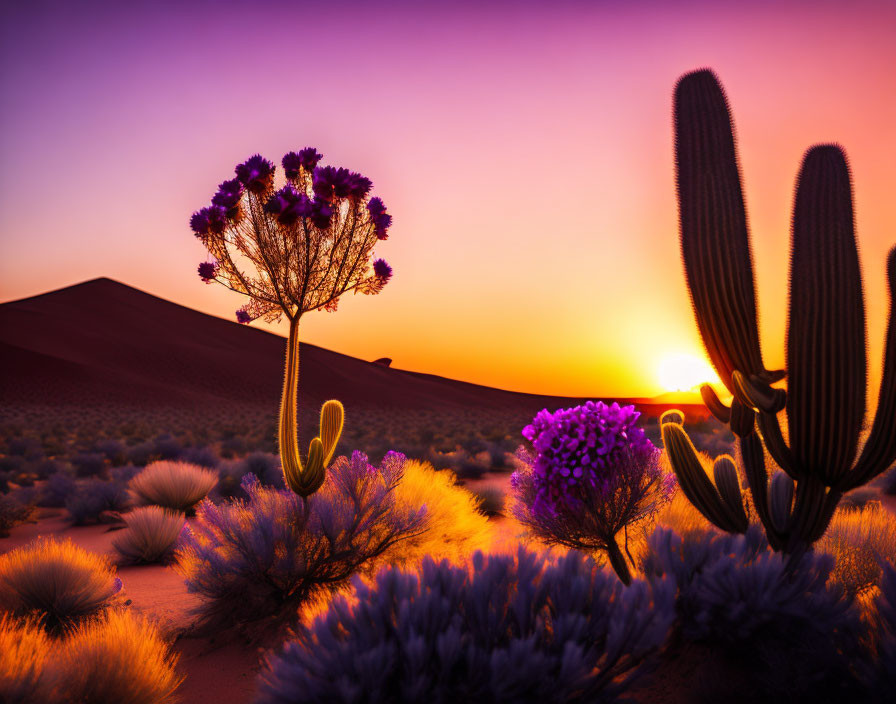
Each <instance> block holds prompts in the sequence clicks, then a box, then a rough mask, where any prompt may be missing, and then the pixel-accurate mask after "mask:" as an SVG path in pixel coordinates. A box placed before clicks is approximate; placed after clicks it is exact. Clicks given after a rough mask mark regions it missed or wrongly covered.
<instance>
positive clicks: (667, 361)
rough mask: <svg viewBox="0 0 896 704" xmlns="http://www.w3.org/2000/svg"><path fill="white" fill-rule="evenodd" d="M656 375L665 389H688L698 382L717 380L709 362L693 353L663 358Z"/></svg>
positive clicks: (698, 383) (697, 384)
mask: <svg viewBox="0 0 896 704" xmlns="http://www.w3.org/2000/svg"><path fill="white" fill-rule="evenodd" d="M657 377H658V378H659V381H660V384H662V386H663V389H665V390H666V391H689V390H691V389H693V388H694V387H695V386H699V385H700V384H703V383H707V382H708V383H714V382H717V381H719V377H718V375H717V374H716V373H715V371H714V370H713V368H712V367H711V366H710V365H709V362H707V361H706V360H705V359H703V358H702V357H697V356H696V355H693V354H676V355H670V356H668V357H666V358H664V359H663V360H662V361H661V362H660V365H659V368H658V369H657Z"/></svg>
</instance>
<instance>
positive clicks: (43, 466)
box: [29, 458, 71, 479]
mask: <svg viewBox="0 0 896 704" xmlns="http://www.w3.org/2000/svg"><path fill="white" fill-rule="evenodd" d="M29 466H30V469H31V472H32V473H33V474H34V475H35V476H36V477H37V478H38V479H47V478H48V477H50V476H51V475H53V474H57V473H58V472H68V471H69V470H70V469H71V465H69V464H68V463H66V462H62V461H61V460H53V459H47V458H43V459H40V460H36V461H34V462H32V463H31V464H30V465H29Z"/></svg>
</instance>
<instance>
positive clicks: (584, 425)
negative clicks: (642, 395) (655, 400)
mask: <svg viewBox="0 0 896 704" xmlns="http://www.w3.org/2000/svg"><path fill="white" fill-rule="evenodd" d="M639 416H640V413H638V412H637V411H636V410H635V407H634V406H624V407H620V406H619V404H618V403H613V404H612V405H610V406H607V405H606V404H604V403H602V402H600V401H598V402H593V401H588V402H587V403H585V404H584V405H582V406H576V407H575V408H566V409H561V410H558V411H556V412H554V413H551V412H549V411H548V410H546V409H545V410H543V411H541V412H539V413H538V415H536V416H535V418H534V419H533V420H532V423H531V424H530V425H527V426H526V427H525V428H524V429H523V437H525V438H526V439H527V440H529V441H530V442H531V443H532V446H533V448H534V453H532V452H530V451H528V450H526V449H525V448H522V447H521V448H520V449H519V450H517V453H516V464H517V466H518V469H517V471H516V472H514V473H513V475H512V476H511V486H512V488H513V493H514V496H515V499H516V501H515V502H514V506H513V513H514V515H515V516H516V517H517V519H519V520H520V521H521V522H522V523H523V524H524V525H526V526H527V527H528V528H529V529H530V530H532V532H533V533H535V534H536V535H537V536H538V537H539V538H541V539H542V540H544V541H546V542H547V543H549V544H557V545H565V546H566V547H569V548H573V549H576V550H583V551H586V552H595V551H602V552H606V553H607V556H608V557H609V560H610V564H611V565H612V566H613V569H614V570H616V573H617V574H618V575H619V578H620V579H621V580H622V581H623V582H625V583H626V584H628V583H630V582H631V573H630V571H629V568H628V565H627V563H626V561H625V558H624V557H623V555H622V552H621V551H620V549H619V545H618V544H617V542H616V535H617V534H618V533H619V532H620V531H626V535H627V530H628V527H629V526H632V525H634V524H637V523H639V522H640V521H643V520H644V519H646V518H648V517H649V516H651V515H653V514H654V513H656V511H657V510H658V509H659V508H660V506H662V505H663V504H664V503H665V502H667V501H668V500H669V499H670V498H671V494H672V491H673V489H674V478H673V477H672V476H671V475H670V476H664V475H663V473H662V471H661V470H660V467H659V451H658V450H657V449H656V448H655V447H654V446H653V444H652V443H651V442H650V440H648V439H647V436H646V435H645V434H644V431H643V430H641V429H640V428H639V427H637V425H636V421H637V419H638V417H639ZM629 559H631V556H629Z"/></svg>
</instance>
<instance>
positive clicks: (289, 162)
mask: <svg viewBox="0 0 896 704" xmlns="http://www.w3.org/2000/svg"><path fill="white" fill-rule="evenodd" d="M322 158H323V154H318V152H317V149H315V148H314V147H305V148H304V149H302V150H301V151H300V152H298V153H296V152H290V153H289V154H287V155H286V156H284V157H283V162H282V163H283V171H284V172H285V173H286V178H290V179H295V178H298V177H299V173H300V169H305V171H312V170H313V169H314V167H315V166H317V162H319V161H320V160H321V159H322Z"/></svg>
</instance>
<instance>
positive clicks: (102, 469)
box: [71, 452, 106, 477]
mask: <svg viewBox="0 0 896 704" xmlns="http://www.w3.org/2000/svg"><path fill="white" fill-rule="evenodd" d="M71 462H72V467H74V468H75V474H77V475H78V476H79V477H98V476H101V475H103V474H105V473H106V457H105V456H104V455H101V454H100V453H98V452H79V453H77V454H76V455H74V456H73V457H72V459H71Z"/></svg>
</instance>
